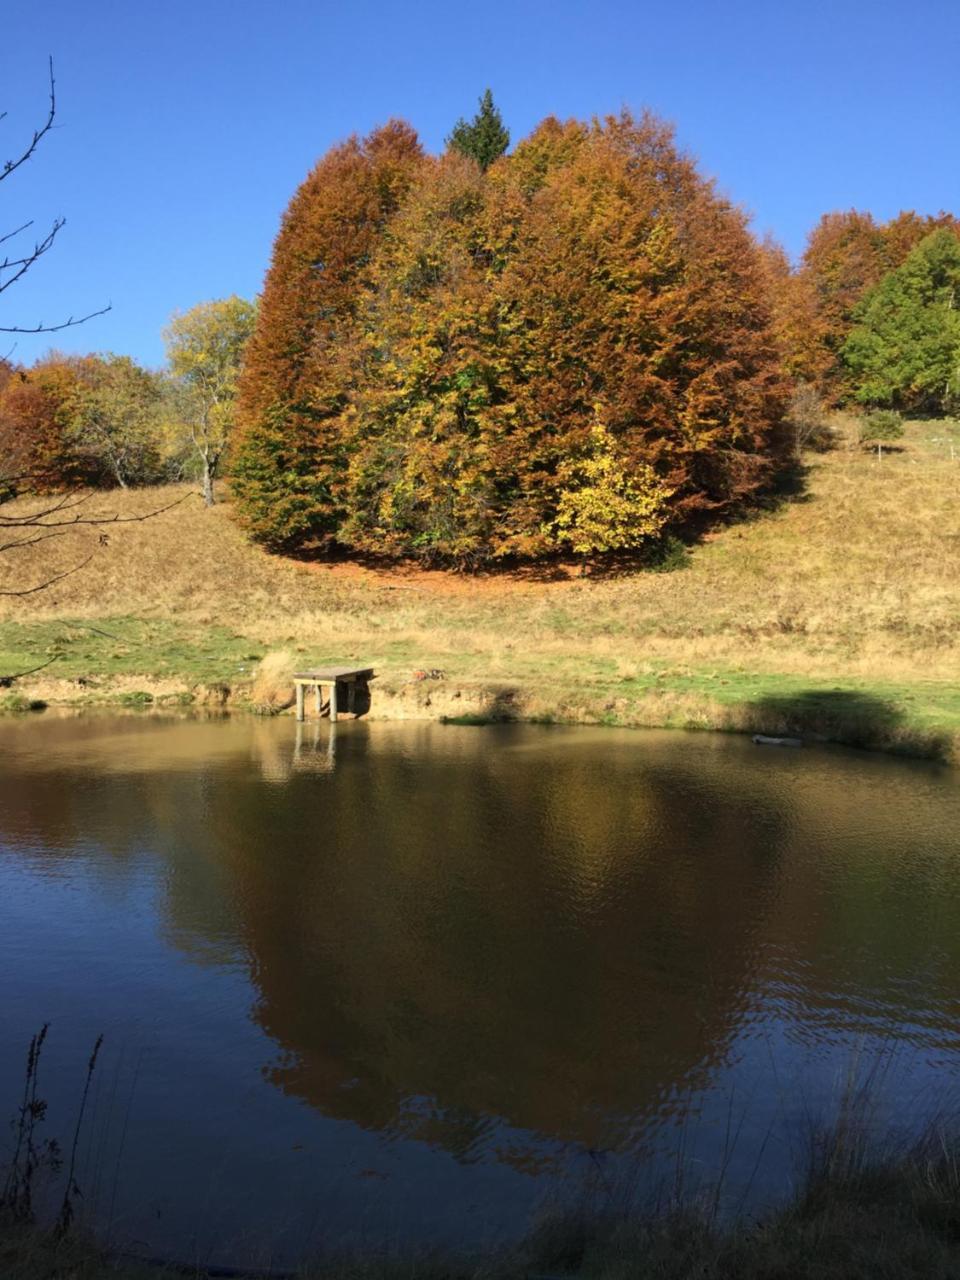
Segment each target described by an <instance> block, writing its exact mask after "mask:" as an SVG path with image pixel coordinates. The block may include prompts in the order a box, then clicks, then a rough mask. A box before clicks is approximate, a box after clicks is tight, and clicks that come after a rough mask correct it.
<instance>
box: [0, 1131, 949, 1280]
mask: <svg viewBox="0 0 960 1280" xmlns="http://www.w3.org/2000/svg"><path fill="white" fill-rule="evenodd" d="M880 1152H885V1154H879V1153H880ZM809 1159H810V1162H809V1165H808V1167H807V1169H806V1170H805V1171H804V1174H803V1176H802V1178H801V1179H800V1183H799V1185H798V1188H797V1190H796V1193H795V1195H794V1197H793V1199H792V1200H791V1201H790V1202H789V1203H787V1204H785V1205H784V1206H783V1207H781V1208H780V1209H778V1210H776V1211H773V1212H771V1213H769V1214H767V1215H766V1216H764V1217H761V1218H758V1219H748V1218H745V1217H739V1218H737V1219H736V1220H735V1221H733V1223H732V1224H731V1225H726V1226H724V1225H722V1224H721V1222H720V1220H719V1216H718V1212H717V1205H718V1203H719V1197H718V1196H717V1195H716V1194H715V1192H712V1191H708V1192H704V1191H701V1192H700V1193H699V1194H692V1193H688V1192H687V1191H686V1190H685V1189H684V1188H680V1190H679V1192H678V1190H677V1189H676V1188H672V1189H671V1191H670V1192H669V1193H668V1194H666V1195H665V1196H664V1198H663V1201H662V1203H660V1204H659V1205H656V1204H654V1205H652V1206H651V1207H650V1208H649V1209H647V1210H646V1211H645V1212H638V1211H637V1210H636V1209H630V1208H625V1207H623V1205H622V1203H618V1201H617V1197H616V1194H612V1193H611V1192H610V1190H609V1189H602V1192H601V1190H600V1189H594V1191H593V1193H592V1194H591V1195H590V1196H588V1197H585V1198H584V1200H583V1202H582V1203H581V1204H579V1205H574V1206H568V1207H567V1208H566V1209H563V1210H557V1211H555V1212H553V1213H550V1214H547V1215H544V1216H543V1217H542V1219H541V1220H540V1221H539V1222H538V1223H537V1224H536V1225H535V1226H534V1228H533V1229H532V1230H531V1232H530V1233H529V1235H528V1236H527V1238H526V1239H525V1240H523V1241H522V1242H521V1243H520V1244H518V1245H515V1246H511V1247H509V1248H501V1249H499V1250H493V1249H491V1250H490V1251H489V1252H488V1253H486V1254H481V1255H471V1256H457V1255H454V1254H440V1253H436V1252H433V1253H431V1252H419V1253H402V1252H391V1253H386V1254H384V1253H377V1252H370V1253H359V1254H356V1253H354V1254H349V1255H342V1256H330V1257H328V1258H326V1259H321V1260H319V1261H316V1262H314V1263H312V1264H305V1265H303V1266H301V1267H299V1268H297V1269H296V1270H295V1271H279V1270H270V1269H267V1270H256V1269H252V1270H243V1269H242V1268H240V1267H205V1266H204V1265H203V1264H202V1263H197V1262H193V1263H190V1264H186V1263H182V1262H181V1263H177V1262H172V1261H171V1262H157V1261H155V1260H154V1261H142V1260H139V1259H137V1258H136V1257H134V1256H132V1255H130V1254H124V1253H118V1252H115V1251H111V1250H109V1249H105V1248H103V1247H100V1246H98V1245H97V1243H96V1242H95V1241H92V1240H89V1239H84V1238H82V1237H76V1236H71V1237H67V1238H66V1239H57V1238H56V1237H55V1236H54V1235H52V1234H50V1233H46V1232H43V1231H40V1230H38V1229H36V1228H33V1227H23V1226H19V1227H18V1226H14V1225H10V1224H7V1225H6V1226H4V1225H3V1224H2V1222H0V1273H2V1275H3V1276H4V1280H64V1278H66V1277H69V1278H70V1280H108V1278H109V1277H112V1278H113V1280H149V1278H151V1277H152V1278H153V1280H156V1277H157V1276H167V1277H169V1278H170V1280H172V1278H173V1277H174V1276H183V1275H189V1276H193V1277H194V1278H195V1280H206V1278H207V1277H214V1276H228V1275H232V1276H241V1275H243V1276H247V1277H251V1278H253V1277H273V1278H274V1280H275V1278H276V1277H278V1276H281V1275H283V1276H290V1277H293V1276H296V1277H299V1278H300V1280H375V1278H377V1280H413V1278H414V1277H417V1278H418V1280H441V1277H444V1278H447V1280H562V1278H566V1277H570V1278H574V1277H576V1278H578V1280H587V1278H589V1280H627V1278H628V1277H630V1278H631V1280H632V1278H633V1277H635V1276H637V1275H644V1276H657V1277H660V1280H691V1278H692V1277H694V1276H696V1277H700V1278H701V1280H711V1278H713V1280H770V1277H781V1278H783V1280H789V1278H793V1280H814V1278H816V1280H822V1278H823V1277H827V1276H834V1277H845V1278H846V1280H867V1278H868V1277H869V1278H870V1280H877V1277H884V1276H889V1277H893V1276H898V1277H924V1280H936V1278H943V1280H946V1278H947V1277H953V1278H954V1280H955V1278H956V1277H957V1276H960V1144H958V1142H957V1140H956V1138H955V1137H948V1136H947V1135H946V1133H945V1132H944V1131H943V1130H941V1129H939V1128H935V1127H931V1129H930V1130H929V1131H928V1132H927V1133H926V1134H924V1135H923V1136H922V1137H921V1138H920V1139H918V1140H916V1141H914V1142H913V1143H911V1144H909V1145H908V1146H907V1147H903V1146H897V1144H892V1145H891V1143H889V1142H888V1143H886V1144H881V1145H880V1146H878V1145H877V1144H876V1143H875V1142H872V1141H868V1140H867V1139H866V1137H865V1134H864V1132H863V1131H862V1129H861V1128H860V1126H859V1124H857V1123H851V1121H850V1117H849V1116H848V1117H846V1118H845V1119H841V1120H840V1121H838V1123H837V1125H836V1126H835V1127H834V1128H833V1129H831V1130H830V1131H829V1132H828V1133H826V1134H823V1133H817V1134H813V1135H811V1145H810V1158H809Z"/></svg>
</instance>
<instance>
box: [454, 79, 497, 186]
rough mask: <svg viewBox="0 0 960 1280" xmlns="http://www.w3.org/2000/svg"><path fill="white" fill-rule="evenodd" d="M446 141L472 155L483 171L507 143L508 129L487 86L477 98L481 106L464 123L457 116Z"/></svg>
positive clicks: (458, 149)
mask: <svg viewBox="0 0 960 1280" xmlns="http://www.w3.org/2000/svg"><path fill="white" fill-rule="evenodd" d="M447 145H448V146H450V147H455V148H456V149H457V151H461V152H463V154H464V155H465V156H473V158H474V160H476V162H477V164H478V165H479V166H480V168H481V169H483V170H484V171H486V170H487V169H489V168H490V166H491V165H492V164H493V162H494V160H496V159H498V158H499V157H500V156H502V155H503V153H504V152H505V151H506V149H507V147H509V145H510V131H509V130H508V129H507V128H506V127H505V125H504V123H503V119H502V117H501V115H500V112H499V111H498V110H497V108H496V106H495V105H494V102H493V94H492V93H491V92H490V90H489V89H487V90H486V91H485V92H484V95H483V97H482V98H481V99H480V110H479V111H478V112H477V114H476V115H475V116H474V117H473V119H472V120H471V121H470V122H469V124H468V123H467V121H466V120H458V121H457V123H456V124H455V125H454V127H453V133H451V134H450V137H449V138H448V139H447Z"/></svg>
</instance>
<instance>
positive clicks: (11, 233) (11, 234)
mask: <svg viewBox="0 0 960 1280" xmlns="http://www.w3.org/2000/svg"><path fill="white" fill-rule="evenodd" d="M4 115H6V112H4ZM2 119H3V116H0V120H2ZM32 226H33V219H32V218H31V219H30V221H29V222H25V223H24V224H23V226H22V227H16V228H15V229H14V230H13V231H8V232H7V234H6V235H5V236H0V244H4V243H6V241H7V240H12V239H13V237H14V236H18V235H19V234H20V232H21V231H27V230H29V228H30V227H32Z"/></svg>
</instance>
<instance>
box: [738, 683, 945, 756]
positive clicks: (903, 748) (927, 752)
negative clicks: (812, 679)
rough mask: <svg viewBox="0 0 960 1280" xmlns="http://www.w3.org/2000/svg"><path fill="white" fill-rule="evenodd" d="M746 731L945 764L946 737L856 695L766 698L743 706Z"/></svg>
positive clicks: (822, 692) (877, 700)
mask: <svg viewBox="0 0 960 1280" xmlns="http://www.w3.org/2000/svg"><path fill="white" fill-rule="evenodd" d="M743 711H744V713H745V718H746V720H747V723H746V724H745V725H744V727H745V728H748V729H751V730H753V731H755V732H758V733H769V734H789V735H794V736H798V737H808V738H814V739H819V740H826V741H828V742H839V743H843V744H844V745H846V746H851V747H863V748H864V749H866V750H868V751H892V752H897V753H900V754H901V755H911V756H922V757H924V758H925V759H929V760H941V761H949V760H950V759H951V755H952V750H953V745H954V744H953V740H952V737H951V735H950V734H949V733H947V732H938V731H934V730H929V729H922V728H920V727H918V726H916V725H912V724H910V723H909V722H908V720H907V717H906V715H905V713H904V711H903V709H902V707H899V706H898V705H897V704H896V703H894V702H891V701H890V700H889V699H886V698H881V697H877V696H876V695H875V694H872V693H864V692H863V691H862V690H858V689H804V690H800V691H797V692H792V693H783V694H768V695H766V696H765V697H762V698H758V699H757V700H756V701H754V702H750V703H747V704H746V705H745V706H744V708H743Z"/></svg>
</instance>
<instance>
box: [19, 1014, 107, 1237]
mask: <svg viewBox="0 0 960 1280" xmlns="http://www.w3.org/2000/svg"><path fill="white" fill-rule="evenodd" d="M49 1030H50V1024H49V1023H47V1022H45V1023H44V1024H43V1026H42V1027H41V1028H40V1030H39V1031H38V1032H37V1033H36V1035H34V1036H33V1037H32V1038H31V1040H30V1045H29V1048H28V1049H27V1061H26V1066H25V1070H24V1082H23V1094H22V1097H21V1100H20V1106H19V1108H18V1110H17V1113H16V1115H15V1116H14V1118H13V1120H12V1121H11V1128H12V1130H13V1145H12V1153H11V1157H10V1163H9V1165H8V1166H7V1171H6V1174H5V1175H4V1179H3V1189H2V1191H0V1226H14V1227H28V1226H32V1225H33V1224H34V1223H35V1222H36V1218H37V1206H36V1194H37V1187H38V1181H39V1178H40V1176H41V1175H42V1174H43V1173H47V1174H48V1175H50V1176H55V1175H56V1174H57V1173H59V1171H60V1169H61V1168H62V1166H63V1153H62V1151H61V1148H60V1144H59V1142H58V1141H57V1139H56V1138H44V1137H43V1136H42V1135H41V1134H40V1132H39V1131H40V1127H41V1126H42V1124H43V1123H44V1121H45V1120H46V1118H47V1102H46V1099H44V1098H42V1097H41V1096H40V1061H41V1057H42V1055H43V1048H44V1045H45V1043H46V1040H47V1033H48V1032H49ZM102 1044H103V1036H102V1035H100V1036H98V1037H97V1040H96V1043H95V1044H94V1047H93V1052H92V1053H91V1055H90V1058H89V1060H88V1062H87V1071H86V1076H85V1079H84V1084H83V1092H82V1094H81V1098H80V1107H79V1110H78V1112H77V1119H76V1123H75V1125H74V1130H73V1140H72V1143H71V1147H70V1163H69V1165H68V1168H67V1181H66V1186H65V1188H64V1193H63V1199H62V1201H61V1203H60V1209H59V1212H58V1214H57V1219H56V1223H55V1225H54V1236H55V1238H57V1239H62V1238H63V1237H64V1236H65V1235H66V1234H67V1233H68V1232H69V1230H70V1226H71V1224H72V1222H73V1219H74V1207H73V1203H74V1200H75V1199H76V1198H77V1197H80V1196H81V1195H82V1192H81V1190H80V1187H79V1186H78V1184H77V1178H76V1167H77V1151H78V1149H79V1145H80V1133H81V1130H82V1128H83V1118H84V1114H85V1112H86V1107H87V1099H88V1097H89V1094H90V1084H91V1081H92V1080H93V1074H94V1071H95V1070H96V1066H97V1058H98V1057H99V1054H100V1048H101V1045H102Z"/></svg>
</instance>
